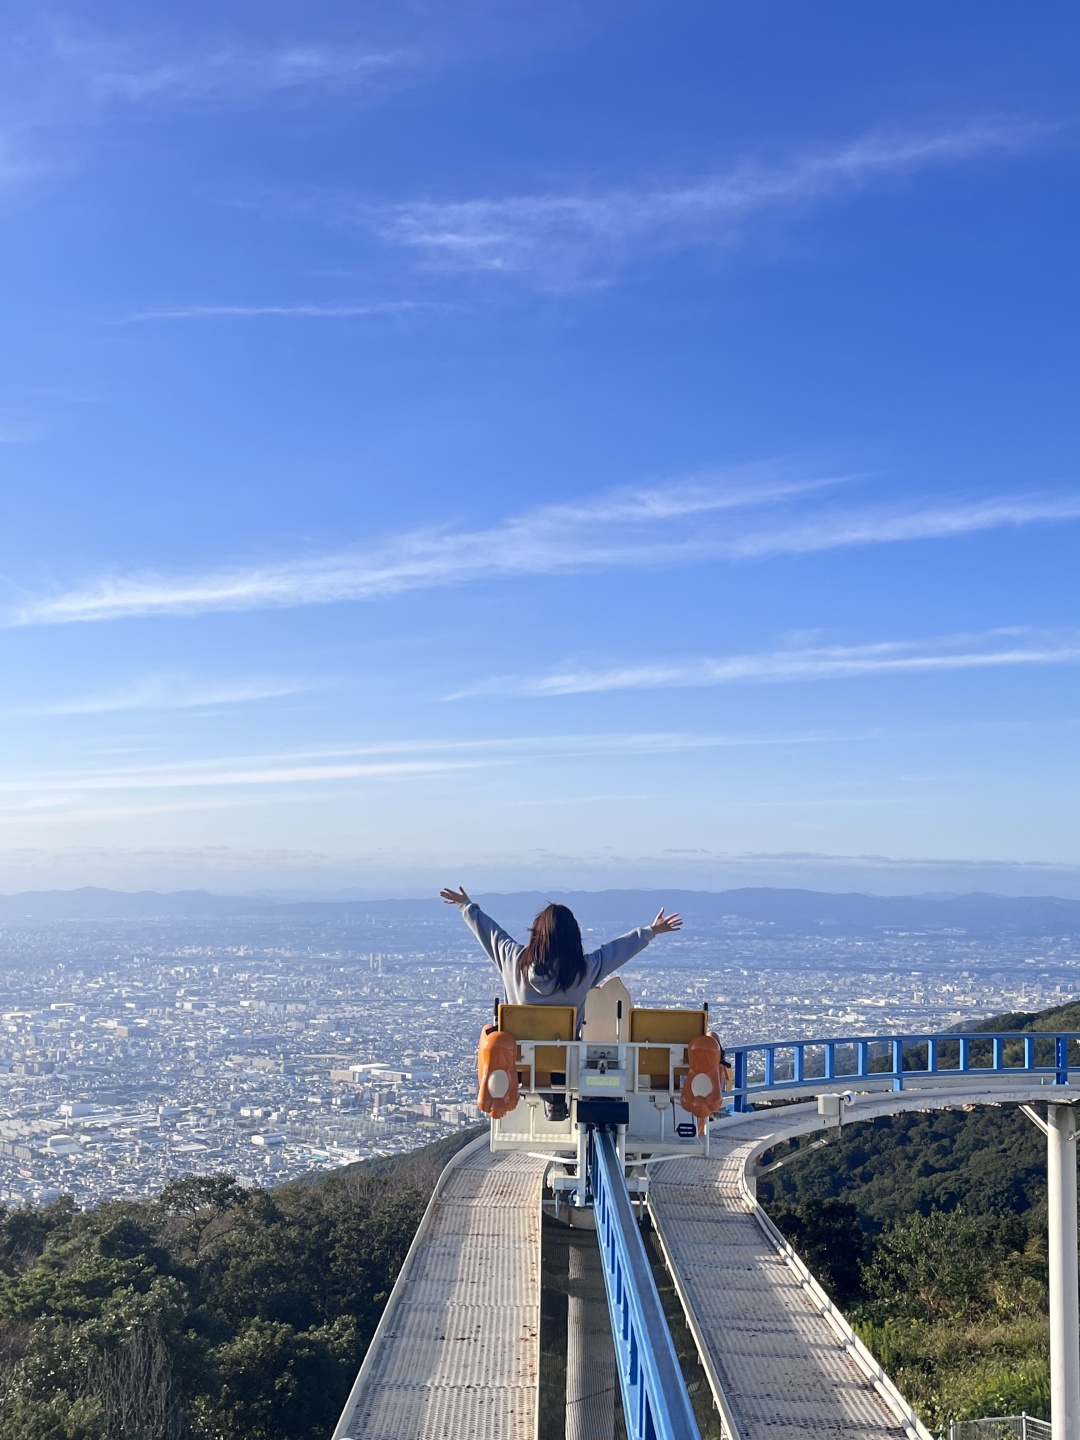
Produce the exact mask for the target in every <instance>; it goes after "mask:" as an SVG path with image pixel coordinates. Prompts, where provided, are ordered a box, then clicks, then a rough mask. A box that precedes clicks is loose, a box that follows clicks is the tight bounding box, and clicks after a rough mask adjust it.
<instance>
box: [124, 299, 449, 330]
mask: <svg viewBox="0 0 1080 1440" xmlns="http://www.w3.org/2000/svg"><path fill="white" fill-rule="evenodd" d="M445 308H446V307H445V306H443V305H439V306H436V305H434V304H430V303H428V302H426V301H422V300H379V301H374V302H373V303H372V304H370V305H186V306H184V305H181V306H177V307H175V308H172V309H161V310H136V311H133V312H132V313H131V314H130V315H123V316H121V317H120V319H119V320H118V321H117V322H116V323H117V324H121V325H135V324H138V323H140V322H141V321H145V320H220V319H225V320H260V319H264V318H267V317H269V318H275V317H277V318H283V319H288V320H349V319H354V318H356V317H361V318H362V317H364V316H369V315H395V314H403V313H406V312H408V311H410V310H431V309H445Z"/></svg>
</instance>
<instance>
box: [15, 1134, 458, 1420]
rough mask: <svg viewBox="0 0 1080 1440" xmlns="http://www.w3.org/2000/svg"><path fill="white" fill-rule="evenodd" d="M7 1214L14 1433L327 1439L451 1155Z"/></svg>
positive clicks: (435, 1153)
mask: <svg viewBox="0 0 1080 1440" xmlns="http://www.w3.org/2000/svg"><path fill="white" fill-rule="evenodd" d="M476 1133H477V1132H475V1131H472V1132H469V1133H468V1134H466V1135H464V1136H453V1137H451V1139H450V1140H449V1141H443V1142H439V1143H438V1144H436V1145H432V1146H429V1147H427V1149H426V1150H424V1151H421V1152H419V1153H416V1154H414V1155H413V1156H409V1157H406V1158H405V1160H404V1162H403V1163H397V1164H389V1163H386V1162H383V1163H378V1162H375V1163H372V1164H370V1165H368V1166H366V1167H365V1166H363V1165H361V1166H357V1167H352V1168H350V1169H349V1170H347V1171H343V1172H339V1173H337V1174H335V1175H333V1176H330V1177H325V1178H324V1177H320V1179H319V1180H318V1182H317V1183H313V1184H310V1185H304V1184H294V1185H288V1186H283V1187H281V1188H280V1189H277V1190H273V1191H264V1190H245V1189H241V1188H240V1187H239V1186H237V1185H235V1184H234V1183H233V1181H232V1180H231V1178H230V1177H228V1176H213V1177H210V1178H206V1179H184V1180H177V1181H174V1182H173V1183H172V1184H170V1185H168V1186H166V1188H165V1189H164V1190H163V1191H162V1192H161V1194H160V1195H158V1196H157V1197H156V1198H155V1199H154V1200H152V1201H146V1202H142V1203H131V1202H116V1203H110V1204H105V1205H100V1206H98V1207H96V1208H95V1209H92V1210H86V1211H77V1210H75V1209H74V1208H73V1206H72V1204H71V1202H70V1201H68V1200H63V1199H61V1200H59V1201H57V1202H56V1203H55V1204H53V1205H50V1206H47V1207H45V1208H43V1209H31V1208H21V1209H17V1210H9V1211H7V1212H2V1213H0V1440H189V1437H190V1440H196V1437H199V1440H325V1437H326V1436H328V1435H329V1434H330V1432H331V1431H332V1429H333V1427H334V1425H335V1423H336V1421H337V1417H338V1415H339V1413H340V1411H341V1407H342V1405H343V1404H344V1401H345V1397H346V1396H347V1394H348V1391H349V1387H350V1385H351V1384H352V1381H353V1379H354V1377H355V1375H356V1371H357V1369H358V1367H359V1364H360V1361H361V1359H362V1357H363V1353H364V1350H365V1349H366V1347H367V1343H368V1341H369V1339H370V1338H371V1334H372V1332H373V1331H374V1329H375V1326H376V1325H377V1324H378V1320H379V1316H380V1314H381V1313H382V1308H383V1305H384V1303H385V1301H386V1297H387V1295H388V1293H389V1291H390V1287H391V1286H392V1285H393V1282H394V1277H395V1276H396V1275H397V1272H398V1270H399V1269H400V1267H401V1262H402V1260H403V1259H404V1257H405V1252H406V1251H407V1250H408V1248H409V1243H410V1241H411V1239H412V1236H413V1234H414V1232H415V1230H416V1226H417V1224H418V1223H419V1220H420V1217H421V1215H422V1214H423V1212H424V1207H425V1206H426V1204H427V1201H428V1197H429V1196H430V1194H431V1191H432V1188H433V1187H434V1184H435V1181H436V1179H437V1177H438V1175H439V1173H440V1171H441V1169H442V1167H443V1165H444V1164H445V1163H446V1161H447V1159H448V1158H449V1157H450V1155H451V1154H452V1153H453V1152H454V1150H456V1149H457V1148H458V1147H459V1146H460V1145H461V1144H463V1143H464V1141H465V1140H468V1139H471V1138H472V1137H473V1136H474V1135H475V1134H476Z"/></svg>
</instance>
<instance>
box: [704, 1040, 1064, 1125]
mask: <svg viewBox="0 0 1080 1440" xmlns="http://www.w3.org/2000/svg"><path fill="white" fill-rule="evenodd" d="M728 1058H729V1059H730V1060H731V1061H732V1062H733V1065H734V1072H735V1073H734V1077H733V1079H734V1083H733V1087H732V1097H733V1099H734V1106H735V1109H736V1111H739V1112H745V1111H747V1110H749V1109H750V1108H751V1106H752V1102H753V1099H754V1097H758V1098H759V1099H765V1098H766V1097H767V1096H769V1095H776V1094H784V1093H785V1092H791V1091H797V1092H800V1093H802V1094H804V1095H812V1094H814V1093H815V1091H819V1090H823V1089H826V1088H828V1087H829V1086H833V1085H837V1084H843V1083H844V1082H847V1081H856V1080H870V1081H884V1082H886V1083H889V1082H891V1084H892V1088H893V1089H894V1090H902V1089H903V1088H904V1085H905V1082H907V1081H912V1080H916V1081H917V1080H923V1081H924V1082H925V1080H926V1079H927V1078H933V1077H940V1078H942V1079H947V1078H949V1077H955V1076H958V1075H970V1076H971V1077H972V1078H973V1079H984V1080H985V1079H989V1078H991V1077H996V1078H998V1079H1002V1078H1005V1079H1016V1080H1020V1079H1024V1078H1043V1077H1045V1078H1048V1079H1049V1081H1050V1083H1051V1084H1054V1085H1067V1084H1068V1083H1069V1072H1070V1070H1071V1071H1073V1072H1074V1073H1076V1074H1078V1075H1080V1032H1078V1031H1075V1030H1067V1031H1065V1030H1063V1031H1052V1032H1051V1031H1047V1032H1043V1031H1030V1030H1024V1031H1015V1030H1002V1031H997V1032H995V1033H994V1034H983V1033H981V1032H976V1033H971V1032H965V1033H962V1034H955V1035H870V1036H855V1037H840V1038H829V1039H825V1040H785V1041H780V1040H778V1041H770V1042H769V1043H767V1044H759V1045H738V1046H734V1047H733V1048H732V1049H731V1050H729V1051H728Z"/></svg>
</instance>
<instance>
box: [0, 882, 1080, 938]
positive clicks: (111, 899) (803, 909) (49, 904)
mask: <svg viewBox="0 0 1080 1440" xmlns="http://www.w3.org/2000/svg"><path fill="white" fill-rule="evenodd" d="M476 898H477V899H478V900H479V902H480V903H481V904H482V905H483V906H484V908H485V909H488V910H490V911H491V913H492V914H493V915H494V916H495V918H497V919H498V920H500V921H501V922H502V923H503V924H505V925H506V926H507V928H509V929H512V930H515V931H520V930H521V929H522V928H523V927H524V926H525V925H527V923H528V921H529V920H530V919H531V918H532V916H533V915H535V914H536V912H537V911H538V910H539V909H541V907H542V906H544V905H545V904H547V902H548V901H549V900H559V901H561V902H562V903H564V904H566V905H569V906H570V907H571V909H573V910H574V912H575V914H577V916H578V918H579V919H580V920H581V922H582V924H583V925H585V926H590V927H602V928H604V929H610V928H612V927H614V928H626V927H628V926H631V925H644V924H647V923H648V921H649V920H651V919H652V917H653V915H654V914H655V913H656V911H657V910H658V909H659V908H660V906H661V905H666V906H667V908H668V910H681V911H682V913H683V915H684V916H685V917H686V921H687V926H688V927H689V928H692V927H693V926H694V924H695V923H702V922H708V923H709V924H710V925H714V924H716V923H718V922H721V921H723V920H725V919H730V920H732V921H733V922H737V923H740V924H748V923H749V924H753V925H754V926H760V927H768V928H770V929H771V930H772V931H773V933H775V934H791V935H794V934H798V935H807V934H820V935H872V934H881V933H882V932H883V931H898V930H899V931H933V932H937V933H939V934H940V933H942V932H946V931H954V932H962V933H964V934H968V935H972V936H980V937H987V936H993V935H1001V936H1007V935H1015V936H1032V937H1037V936H1061V935H1080V900H1063V899H1060V898H1058V897H1057V896H1053V895H1035V896H1022V897H1013V896H1003V895H990V894H984V893H974V894H970V895H884V896H883V895H860V894H843V895H834V894H829V893H828V892H826V891H822V890H779V889H768V888H756V889H743V890H721V891H707V890H599V891H588V890H581V891H564V892H558V891H539V890H538V891H519V892H517V893H514V894H509V895H490V894H489V895H478V896H477V897H476ZM451 913H452V912H451V911H450V910H449V909H448V907H446V906H445V905H443V904H442V902H441V901H439V900H438V899H437V898H435V897H432V898H431V899H430V900H336V901H328V900H300V901H282V900H275V899H273V898H272V897H264V898H259V897H255V898H252V897H244V896H236V895H215V894H212V893H211V892H210V891H208V890H176V891H172V892H169V893H165V894H159V893H157V892H155V891H152V890H139V891H134V892H127V891H120V890H102V889H96V888H94V887H87V888H84V889H81V890H30V891H25V892H23V893H22V894H19V895H0V923H4V924H9V925H10V924H13V923H17V922H19V921H21V920H34V921H50V920H139V919H146V920H184V919H190V920H207V919H214V918H221V919H227V918H239V917H245V916H248V917H252V918H257V917H261V918H266V919H269V918H272V917H280V918H282V919H293V920H302V919H312V920H319V919H323V920H333V919H347V918H349V917H355V918H356V919H357V920H372V921H375V920H378V921H381V922H383V923H385V922H386V921H390V920H393V919H401V920H403V921H410V922H418V921H419V922H428V923H439V922H440V921H441V920H442V919H443V918H444V917H445V918H447V919H449V918H450V917H451Z"/></svg>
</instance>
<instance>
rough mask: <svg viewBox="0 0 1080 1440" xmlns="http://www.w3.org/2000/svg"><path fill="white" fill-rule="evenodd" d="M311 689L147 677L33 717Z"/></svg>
mask: <svg viewBox="0 0 1080 1440" xmlns="http://www.w3.org/2000/svg"><path fill="white" fill-rule="evenodd" d="M311 688H312V686H311V685H310V683H306V682H301V681H294V680H280V679H265V678H264V679H249V680H226V681H218V682H209V683H208V682H206V681H198V680H192V679H191V678H189V677H185V676H180V675H148V676H145V677H144V678H142V679H141V680H137V681H135V682H134V683H133V684H131V685H125V686H121V687H119V688H117V689H115V690H109V691H105V692H103V693H101V694H98V695H83V696H76V697H74V698H72V699H69V700H59V701H56V702H55V703H53V704H50V705H41V706H38V707H37V708H36V709H35V710H34V711H33V712H32V713H33V714H36V715H108V714H114V713H116V712H121V711H125V710H201V709H206V708H210V707H215V706H221V705H239V704H247V703H250V702H251V701H256V700H277V699H282V698H284V697H286V696H289V695H298V694H301V693H303V692H304V691H308V690H310V689H311Z"/></svg>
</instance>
